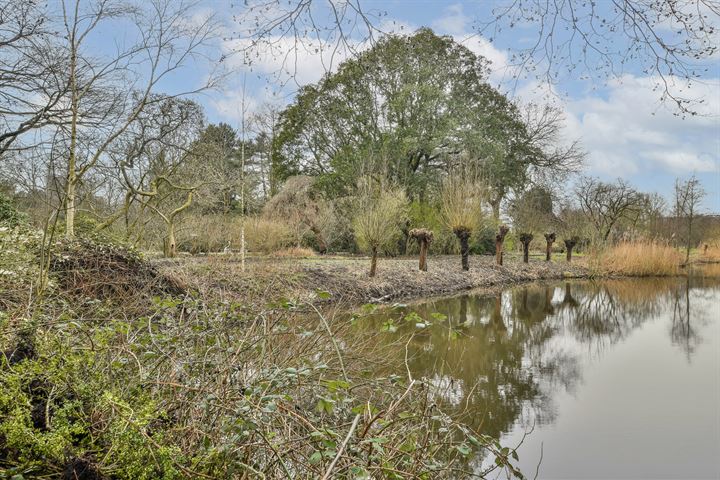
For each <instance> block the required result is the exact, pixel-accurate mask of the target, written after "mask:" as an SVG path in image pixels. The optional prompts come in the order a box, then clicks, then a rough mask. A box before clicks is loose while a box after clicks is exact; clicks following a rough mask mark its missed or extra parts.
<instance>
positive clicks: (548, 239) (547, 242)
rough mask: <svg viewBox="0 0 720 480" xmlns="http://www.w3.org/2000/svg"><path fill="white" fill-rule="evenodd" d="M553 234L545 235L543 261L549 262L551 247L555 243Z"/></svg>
mask: <svg viewBox="0 0 720 480" xmlns="http://www.w3.org/2000/svg"><path fill="white" fill-rule="evenodd" d="M555 238H556V237H555V233H546V234H545V261H546V262H549V261H550V259H551V256H552V246H553V243H555Z"/></svg>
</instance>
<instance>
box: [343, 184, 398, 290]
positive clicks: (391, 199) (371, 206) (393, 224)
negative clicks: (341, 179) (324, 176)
mask: <svg viewBox="0 0 720 480" xmlns="http://www.w3.org/2000/svg"><path fill="white" fill-rule="evenodd" d="M406 206H407V198H406V197H405V192H403V191H402V190H401V189H399V188H390V189H385V188H383V187H382V186H380V187H376V186H375V185H371V184H370V181H369V180H366V181H363V182H362V183H361V184H360V188H359V195H358V197H357V206H356V213H355V216H354V217H353V222H352V225H353V232H354V233H355V238H356V240H357V243H358V246H359V247H360V248H362V249H363V250H367V251H369V252H370V254H371V255H372V260H371V264H370V276H371V277H373V276H375V269H376V266H377V255H378V251H379V250H380V249H382V248H383V247H385V246H386V245H391V244H392V243H393V242H396V241H397V239H398V236H399V234H400V229H399V228H398V224H399V222H400V219H401V218H402V217H404V211H405V209H406Z"/></svg>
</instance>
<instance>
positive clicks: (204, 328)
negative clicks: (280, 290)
mask: <svg viewBox="0 0 720 480" xmlns="http://www.w3.org/2000/svg"><path fill="white" fill-rule="evenodd" d="M17 235H19V234H17V232H16V231H15V230H10V229H6V230H4V231H3V232H2V234H1V235H0V239H2V241H3V242H6V244H7V243H8V242H20V243H22V242H21V241H20V240H18V237H17ZM23 235H25V234H23ZM5 237H7V238H5ZM23 238H24V237H23ZM33 238H35V237H33ZM16 246H17V248H18V249H19V250H18V251H19V252H24V253H23V254H22V255H19V256H18V255H15V256H12V257H3V259H2V261H3V262H5V264H8V265H3V266H0V268H2V269H7V271H15V270H18V268H19V265H21V264H23V265H25V267H26V268H25V269H24V270H23V272H25V273H24V274H23V275H20V274H19V273H18V274H13V275H4V276H3V277H2V278H6V277H7V278H10V279H12V285H13V288H14V289H15V290H18V292H17V294H13V296H12V297H9V298H5V297H6V296H5V291H3V297H4V298H3V302H0V351H2V353H1V354H0V478H6V479H11V478H12V479H13V480H21V479H30V478H66V479H79V478H84V479H175V478H223V479H224V478H463V477H478V476H480V477H482V476H486V475H489V474H490V472H491V471H492V470H494V469H504V470H506V471H507V472H508V473H509V474H516V475H517V476H521V474H520V473H519V472H517V471H516V470H515V468H514V467H513V466H512V462H513V461H514V459H516V458H517V455H516V453H515V452H514V450H510V449H508V448H503V447H501V445H499V444H498V442H497V441H496V440H495V439H493V438H491V437H488V436H486V435H483V434H482V433H481V432H476V431H473V430H472V429H471V428H470V427H469V426H467V425H465V424H463V423H461V422H459V421H457V420H456V419H455V418H453V416H452V415H449V414H446V413H445V412H443V411H441V409H439V407H438V406H437V405H435V404H434V403H433V402H432V400H431V399H432V398H433V396H432V395H433V393H434V392H433V391H432V389H433V388H434V387H433V386H432V385H431V384H429V383H426V382H424V381H423V380H422V379H412V378H410V376H409V375H408V376H397V375H384V376H379V377H378V376H377V374H376V373H374V372H376V371H377V369H373V370H372V371H371V370H370V369H369V368H368V365H370V364H371V363H370V359H372V362H374V363H373V364H375V363H377V362H378V360H377V359H379V358H380V359H381V358H384V356H383V353H382V352H381V351H380V349H381V348H387V347H381V346H380V345H381V344H382V343H383V342H378V341H377V338H375V337H374V335H382V334H383V333H381V332H375V333H367V332H366V333H362V334H361V333H359V332H358V331H356V330H353V329H351V327H350V322H348V321H347V320H343V319H341V318H340V317H335V316H334V315H326V314H322V313H321V312H319V311H317V310H315V309H314V307H313V306H312V305H300V304H295V303H294V302H292V301H289V300H287V301H281V302H279V303H277V304H275V305H268V306H267V307H266V308H263V309H250V308H248V307H246V306H244V305H241V304H237V303H232V302H221V303H214V302H213V301H211V300H210V299H202V298H199V297H198V296H197V295H195V294H192V293H191V292H187V291H185V289H184V288H183V286H182V285H181V284H180V283H178V282H176V281H174V280H173V279H171V278H167V277H165V276H163V275H160V274H159V273H158V272H157V271H156V270H154V268H152V266H151V265H149V264H147V263H146V262H145V261H144V260H143V259H142V258H140V257H138V256H136V255H135V254H133V253H132V252H129V251H127V250H125V249H123V248H121V247H117V246H113V245H99V244H96V243H94V242H88V241H77V242H60V243H59V244H57V245H54V246H53V253H52V255H51V256H50V259H51V260H50V262H49V265H50V266H51V268H50V271H49V275H50V277H51V278H50V282H48V287H47V288H46V289H45V290H44V291H43V293H42V295H40V296H38V295H36V294H33V289H32V273H33V272H34V271H35V270H37V268H36V267H37V262H38V258H37V257H36V256H34V255H36V250H35V249H34V248H28V249H23V248H21V247H20V246H19V244H18V245H16ZM11 263H12V265H9V264H11ZM21 270H22V269H21ZM23 286H24V288H25V290H24V291H21V290H20V289H21V287H23ZM317 295H318V297H319V298H320V299H322V298H325V297H327V296H328V295H329V294H327V293H326V292H318V294H317ZM356 320H357V321H362V319H361V318H359V319H356ZM477 455H480V456H482V457H487V456H490V458H491V459H492V458H494V459H495V463H494V466H493V467H490V468H489V469H488V470H485V471H481V470H479V468H480V467H478V463H477V458H478V456H477ZM490 464H491V465H492V462H490ZM495 473H498V472H497V471H495Z"/></svg>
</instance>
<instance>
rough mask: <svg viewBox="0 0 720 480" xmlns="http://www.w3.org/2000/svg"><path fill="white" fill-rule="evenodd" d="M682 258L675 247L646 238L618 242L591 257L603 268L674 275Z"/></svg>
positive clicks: (606, 270)
mask: <svg viewBox="0 0 720 480" xmlns="http://www.w3.org/2000/svg"><path fill="white" fill-rule="evenodd" d="M682 261H683V256H682V254H681V253H680V252H679V251H678V250H677V249H676V248H673V247H671V246H670V245H668V244H667V243H663V242H659V241H650V240H638V241H632V242H622V243H619V244H617V245H615V246H612V247H609V248H607V249H606V250H604V251H602V252H600V253H599V254H598V255H597V256H596V258H595V262H596V264H597V267H598V268H599V269H600V270H601V271H603V272H606V273H619V274H623V275H634V276H664V275H677V274H678V272H679V269H680V264H681V263H682Z"/></svg>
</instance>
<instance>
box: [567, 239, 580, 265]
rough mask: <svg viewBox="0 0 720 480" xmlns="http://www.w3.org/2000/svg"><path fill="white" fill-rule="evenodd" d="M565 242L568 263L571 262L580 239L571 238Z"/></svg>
mask: <svg viewBox="0 0 720 480" xmlns="http://www.w3.org/2000/svg"><path fill="white" fill-rule="evenodd" d="M564 241H565V251H566V258H567V261H568V262H571V261H572V251H573V248H575V245H577V244H578V242H579V241H580V239H579V238H578V237H570V238H566V239H565V240H564Z"/></svg>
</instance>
